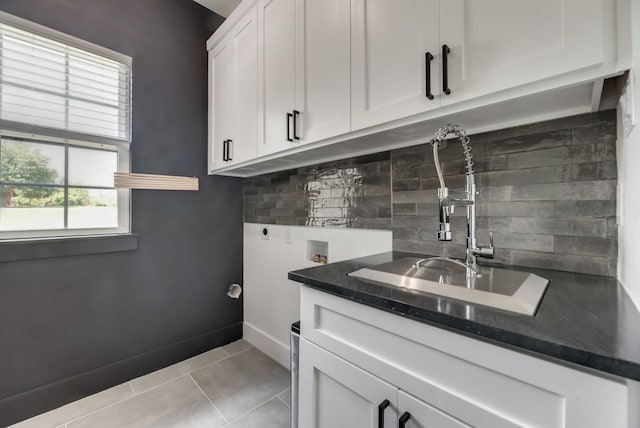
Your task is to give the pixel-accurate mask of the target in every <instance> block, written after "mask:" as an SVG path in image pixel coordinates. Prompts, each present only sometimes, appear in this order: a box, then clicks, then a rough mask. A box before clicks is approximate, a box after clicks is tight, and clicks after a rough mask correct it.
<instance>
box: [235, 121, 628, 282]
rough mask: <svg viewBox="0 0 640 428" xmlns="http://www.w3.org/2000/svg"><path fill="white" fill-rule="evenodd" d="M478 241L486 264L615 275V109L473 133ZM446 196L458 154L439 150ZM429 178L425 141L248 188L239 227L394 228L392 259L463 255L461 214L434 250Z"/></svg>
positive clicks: (456, 180) (460, 211) (454, 183)
mask: <svg viewBox="0 0 640 428" xmlns="http://www.w3.org/2000/svg"><path fill="white" fill-rule="evenodd" d="M471 146H472V152H473V159H474V162H475V169H476V183H477V186H478V190H479V192H480V194H479V195H478V206H477V215H478V219H477V220H478V240H479V242H480V243H481V244H486V243H488V239H489V236H488V235H489V232H493V234H494V240H495V246H496V257H495V261H497V262H500V263H504V264H510V265H511V264H513V265H520V266H528V267H541V268H548V269H557V270H564V271H573V272H581V273H589V274H596V275H607V276H615V273H616V272H615V270H616V261H617V226H616V222H615V216H616V171H617V167H616V116H615V111H613V110H612V111H607V112H600V113H593V114H584V115H579V116H573V117H568V118H564V119H556V120H552V121H547V122H540V123H535V124H530V125H526V126H520V127H515V128H509V129H504V130H499V131H493V132H488V133H484V134H478V135H473V136H471ZM439 154H440V161H441V163H442V169H443V173H444V175H445V181H446V184H447V186H448V187H449V188H450V189H454V188H461V187H463V186H464V164H463V160H462V148H461V147H460V145H459V144H458V143H457V141H448V142H446V143H445V144H444V145H443V146H442V147H441V149H440V152H439ZM438 186H439V184H438V179H437V176H436V172H435V168H434V166H433V158H432V152H431V146H430V145H428V144H423V145H418V146H412V147H408V148H403V149H397V150H393V151H391V152H384V153H380V154H376V155H372V156H366V157H361V158H355V159H347V160H343V161H337V162H332V163H330V164H323V165H317V166H313V167H304V168H299V169H296V170H291V171H286V172H279V173H274V174H267V175H263V176H259V177H252V178H248V179H246V180H245V183H244V192H245V221H246V222H254V223H267V224H269V223H270V224H288V225H307V226H340V227H361V228H373V229H391V230H392V231H393V246H394V249H395V250H398V251H409V252H418V253H425V254H432V255H445V256H451V257H463V256H464V249H465V237H466V221H465V211H466V210H465V209H464V208H457V209H456V211H455V213H454V215H453V217H452V225H451V228H452V231H453V241H451V242H450V243H443V242H439V241H437V239H436V230H437V228H438V200H437V188H438Z"/></svg>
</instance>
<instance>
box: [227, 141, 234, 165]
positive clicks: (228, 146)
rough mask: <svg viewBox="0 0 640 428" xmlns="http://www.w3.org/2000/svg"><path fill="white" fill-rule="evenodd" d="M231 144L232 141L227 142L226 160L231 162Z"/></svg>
mask: <svg viewBox="0 0 640 428" xmlns="http://www.w3.org/2000/svg"><path fill="white" fill-rule="evenodd" d="M231 143H233V140H227V160H228V161H231V160H233V158H232V157H231V152H232V150H231Z"/></svg>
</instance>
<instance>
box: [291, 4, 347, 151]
mask: <svg viewBox="0 0 640 428" xmlns="http://www.w3.org/2000/svg"><path fill="white" fill-rule="evenodd" d="M297 5H298V9H297V11H298V19H297V22H298V25H297V26H296V29H297V32H298V34H297V41H298V44H297V51H296V60H297V63H296V72H297V73H296V110H297V111H299V112H300V116H299V121H298V122H297V124H296V125H297V130H298V129H299V131H298V132H297V133H296V134H297V136H298V137H299V138H300V139H301V140H300V142H301V143H303V144H304V143H311V142H314V141H318V140H323V139H325V138H330V137H334V136H336V135H340V134H344V133H346V132H349V131H350V129H351V120H350V118H351V111H350V110H351V103H350V100H351V86H350V81H351V76H350V71H351V64H350V62H351V47H350V44H349V41H350V38H351V20H350V16H351V6H350V3H349V1H345V0H322V1H318V0H297Z"/></svg>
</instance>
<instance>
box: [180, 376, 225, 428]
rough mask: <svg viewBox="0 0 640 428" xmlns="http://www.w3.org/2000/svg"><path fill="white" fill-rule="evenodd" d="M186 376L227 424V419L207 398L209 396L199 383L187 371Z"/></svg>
mask: <svg viewBox="0 0 640 428" xmlns="http://www.w3.org/2000/svg"><path fill="white" fill-rule="evenodd" d="M187 376H189V379H191V381H192V382H193V383H194V384H195V385H196V387H197V388H198V390H199V391H200V392H201V393H202V395H204V398H206V399H207V401H208V402H209V403H210V404H211V406H213V408H214V409H216V411H217V412H218V414H219V415H220V417H221V418H222V420H223V421H224V425H223V426H226V425H228V424H229V421H228V420H227V418H225V417H224V415H223V414H222V411H221V410H220V409H218V406H216V405H215V404H213V401H212V400H211V399H210V398H209V396H208V395H207V394H206V393H205V392H204V391H203V390H202V388H201V387H200V384H199V383H198V382H196V380H195V379H194V378H193V376H191V373H189V374H188V375H187Z"/></svg>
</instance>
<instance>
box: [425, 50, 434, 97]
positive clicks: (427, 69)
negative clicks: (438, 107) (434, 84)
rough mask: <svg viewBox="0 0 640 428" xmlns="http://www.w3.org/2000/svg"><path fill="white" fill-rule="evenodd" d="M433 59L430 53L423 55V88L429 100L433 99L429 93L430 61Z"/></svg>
mask: <svg viewBox="0 0 640 428" xmlns="http://www.w3.org/2000/svg"><path fill="white" fill-rule="evenodd" d="M432 59H433V55H431V52H427V53H426V54H424V67H425V72H424V75H425V79H426V81H425V83H426V85H425V87H426V88H427V89H426V93H427V98H429V99H430V100H432V99H433V94H432V93H431V60H432Z"/></svg>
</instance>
